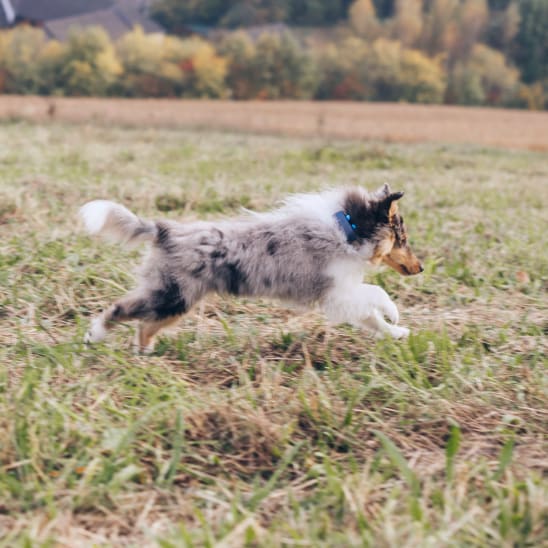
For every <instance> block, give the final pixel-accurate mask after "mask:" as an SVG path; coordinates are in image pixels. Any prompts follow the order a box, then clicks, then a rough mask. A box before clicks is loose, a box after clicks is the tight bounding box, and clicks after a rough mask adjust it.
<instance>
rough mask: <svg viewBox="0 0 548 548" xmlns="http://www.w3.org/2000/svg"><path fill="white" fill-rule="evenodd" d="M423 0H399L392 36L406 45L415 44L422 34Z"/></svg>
mask: <svg viewBox="0 0 548 548" xmlns="http://www.w3.org/2000/svg"><path fill="white" fill-rule="evenodd" d="M422 10H423V0H397V1H396V14H395V16H394V18H393V24H392V28H393V30H392V36H393V37H394V38H395V39H396V40H398V41H399V42H401V43H402V44H403V45H404V46H406V47H410V46H415V45H416V44H417V41H418V39H419V37H420V36H421V34H422V27H423V14H422Z"/></svg>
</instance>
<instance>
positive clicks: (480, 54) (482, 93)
mask: <svg viewBox="0 0 548 548" xmlns="http://www.w3.org/2000/svg"><path fill="white" fill-rule="evenodd" d="M518 93H519V73H518V71H517V70H516V69H515V68H513V67H511V66H509V65H508V63H507V60H506V58H505V57H504V55H503V54H502V53H500V52H499V51H496V50H494V49H492V48H489V47H488V46H485V45H483V44H476V45H475V46H474V47H473V49H472V52H471V55H470V57H469V59H467V60H465V61H459V62H457V63H456V65H455V67H454V68H453V70H452V72H451V75H450V81H449V86H448V90H447V99H448V101H449V102H455V103H459V104H465V105H481V104H485V103H487V104H489V105H494V106H497V105H499V106H500V105H505V104H508V103H511V102H512V101H514V100H515V99H516V97H517V96H518Z"/></svg>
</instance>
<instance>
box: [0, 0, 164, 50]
mask: <svg viewBox="0 0 548 548" xmlns="http://www.w3.org/2000/svg"><path fill="white" fill-rule="evenodd" d="M148 5H149V0H47V2H44V1H42V0H0V29H1V28H9V27H13V26H16V25H19V24H29V25H32V26H35V27H40V28H43V29H44V31H45V32H46V34H47V35H48V36H49V37H50V38H53V39H56V40H60V41H63V40H66V38H67V37H68V35H69V33H70V32H71V30H72V29H75V28H86V27H92V26H100V27H102V28H104V29H105V31H106V32H107V33H108V34H109V36H110V37H111V38H112V39H113V40H116V39H117V38H119V37H120V36H122V35H123V34H125V33H127V32H129V31H131V30H132V29H133V28H134V27H136V26H140V27H141V28H142V29H143V30H144V31H145V32H146V33H157V32H163V29H162V27H160V25H158V24H157V23H156V22H155V21H153V20H152V19H151V18H150V17H149V16H148Z"/></svg>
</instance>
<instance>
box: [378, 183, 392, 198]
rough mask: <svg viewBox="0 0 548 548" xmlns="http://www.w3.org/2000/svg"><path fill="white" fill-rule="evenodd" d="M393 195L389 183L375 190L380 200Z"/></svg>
mask: <svg viewBox="0 0 548 548" xmlns="http://www.w3.org/2000/svg"><path fill="white" fill-rule="evenodd" d="M391 193H392V191H391V190H390V185H389V184H388V183H384V185H382V186H381V187H379V188H378V189H377V190H375V196H376V197H377V198H378V199H379V200H382V199H384V198H387V197H388V196H390V194H391Z"/></svg>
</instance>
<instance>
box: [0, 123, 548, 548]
mask: <svg viewBox="0 0 548 548" xmlns="http://www.w3.org/2000/svg"><path fill="white" fill-rule="evenodd" d="M547 180H548V158H547V156H546V154H544V153H539V152H528V151H501V150H496V149H489V148H479V147H474V146H464V145H463V146H454V145H452V146H450V145H442V144H422V145H420V144H414V145H411V144H408V145H398V144H380V143H375V142H352V141H347V142H344V143H341V142H336V141H333V142H327V141H325V140H320V139H306V140H305V139H302V140H299V139H297V138H277V137H266V136H252V135H248V136H246V135H234V134H221V133H214V132H199V131H194V132H192V131H184V130H168V129H143V128H133V129H130V128H126V129H122V128H107V127H99V126H88V125H81V126H78V125H72V126H67V125H60V124H59V125H55V124H54V125H50V126H37V125H36V126H35V125H31V124H29V123H23V122H12V123H4V124H3V125H1V126H0V539H1V540H0V546H10V547H11V546H25V547H26V546H33V547H34V546H48V547H49V546H66V547H71V548H73V547H78V546H91V545H93V546H115V547H119V546H126V545H127V546H161V547H162V548H171V547H182V546H224V547H229V546H235V547H237V546H244V545H245V546H272V547H277V546H329V547H332V546H333V547H334V546H337V547H346V546H375V547H379V546H380V547H382V546H394V547H405V546H409V547H417V546H432V547H436V548H437V547H443V546H496V547H500V546H540V545H541V544H542V543H543V542H546V530H547V529H546V528H547V520H548V514H547V511H548V507H547V501H548V492H547V482H546V473H547V472H548V461H547V451H546V450H547V445H546V432H547V428H546V425H547V419H548V417H547V413H546V396H547V393H546V388H547V382H546V380H547V379H546V352H547V350H548V345H547V342H546V334H547V331H548V320H547V308H548V307H547V301H546V291H547V289H548V257H547V253H546V249H547V248H548V230H547V227H546V208H547V207H548V185H547V184H546V181H547ZM384 181H388V182H390V183H391V185H392V187H393V188H394V189H396V190H400V189H401V190H404V191H405V192H406V196H405V198H404V199H403V200H402V201H401V202H400V209H401V211H402V213H403V215H404V216H405V218H406V222H407V225H408V229H409V233H410V236H411V244H412V246H413V248H414V250H415V251H416V252H417V254H418V255H419V256H420V257H421V258H422V259H423V261H424V265H425V272H424V273H423V274H422V275H420V276H417V277H413V278H405V279H404V278H402V277H399V276H398V275H397V274H396V273H394V272H391V271H386V270H375V271H371V272H369V273H368V275H367V279H368V281H370V282H371V283H378V284H380V285H382V286H383V287H384V288H385V289H386V290H387V291H388V292H389V294H390V295H391V296H392V297H393V298H394V299H395V300H396V302H397V303H398V306H399V308H400V312H401V323H402V325H406V326H408V327H411V328H412V335H411V337H410V339H409V340H408V341H405V342H393V341H390V340H381V341H376V340H375V339H373V338H372V337H371V336H369V335H368V334H366V333H361V332H358V331H356V330H353V329H351V328H350V327H347V326H341V327H337V328H327V327H326V326H325V324H324V323H323V321H322V318H321V317H319V316H318V315H316V314H313V313H307V314H300V313H298V312H295V311H291V310H287V309H285V308H283V307H282V306H281V305H279V304H277V303H271V302H266V301H263V302H261V301H251V300H245V299H238V300H236V299H227V298H223V299H221V298H218V297H214V298H211V299H209V300H207V302H205V303H204V304H203V305H201V306H199V307H198V308H197V310H195V311H194V312H193V313H191V314H190V315H188V317H187V318H185V319H184V320H183V321H182V322H181V324H180V325H179V326H178V327H177V328H176V329H174V330H173V332H172V333H168V334H166V335H164V336H163V337H162V338H161V339H160V341H159V344H158V346H157V351H156V353H155V354H154V355H152V356H150V357H141V356H139V357H136V356H134V355H132V353H131V349H130V339H131V335H132V332H133V326H131V325H127V326H123V327H121V328H119V329H118V330H116V331H115V332H114V333H113V334H112V336H111V337H110V338H109V339H108V341H107V342H106V343H105V344H102V345H98V346H96V347H93V348H86V347H84V345H83V344H82V338H83V335H84V332H85V330H86V327H87V323H88V321H89V317H90V315H92V314H95V313H96V312H97V311H98V310H99V309H100V308H101V307H103V306H105V305H106V304H107V303H109V302H111V301H112V300H113V299H114V298H116V297H117V296H119V295H121V294H123V293H124V292H125V290H126V289H127V288H128V287H130V286H131V284H132V275H131V272H132V268H133V267H134V266H135V265H136V264H137V263H138V258H139V253H140V252H139V251H132V252H125V251H122V250H121V249H120V248H118V247H114V246H109V245H107V244H104V243H101V242H99V241H95V240H91V239H89V238H88V237H86V236H85V235H83V233H82V231H81V229H79V228H78V225H77V222H76V215H75V214H76V211H77V209H78V207H79V206H80V205H81V204H82V203H84V202H85V201H86V200H88V199H91V198H98V197H103V198H110V199H114V200H118V201H121V202H123V203H124V204H126V205H127V206H128V207H130V208H131V209H133V210H135V211H137V212H139V213H140V214H142V215H144V216H149V217H153V218H155V217H159V216H169V217H172V218H184V219H195V218H197V217H206V218H217V217H220V216H223V215H228V214H234V213H235V212H237V211H238V209H239V207H240V206H242V205H243V206H245V207H249V208H253V209H258V210H263V209H266V208H269V207H271V206H273V205H274V204H275V203H276V202H277V201H278V200H279V199H280V198H282V197H283V196H284V195H286V194H287V193H290V192H294V191H308V190H317V189H320V188H325V187H328V186H335V185H345V184H361V185H364V186H366V187H369V188H374V187H377V186H380V185H381V184H382V183H383V182H384Z"/></svg>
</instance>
